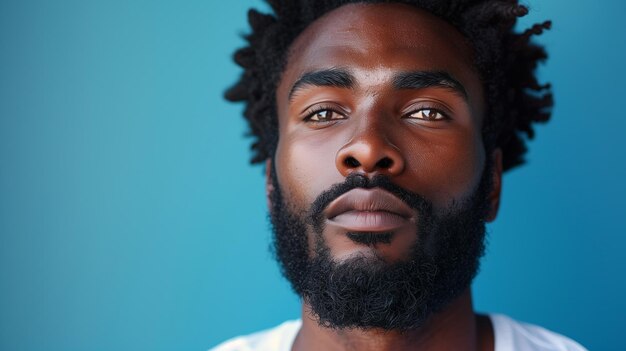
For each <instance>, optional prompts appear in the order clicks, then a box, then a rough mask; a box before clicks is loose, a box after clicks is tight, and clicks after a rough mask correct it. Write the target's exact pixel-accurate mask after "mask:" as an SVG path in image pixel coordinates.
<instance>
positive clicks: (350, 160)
mask: <svg viewBox="0 0 626 351" xmlns="http://www.w3.org/2000/svg"><path fill="white" fill-rule="evenodd" d="M343 163H344V164H345V165H346V166H347V167H350V168H355V167H359V166H360V165H361V163H360V162H359V161H358V160H357V159H356V158H354V157H352V156H349V157H346V159H345V160H344V161H343Z"/></svg>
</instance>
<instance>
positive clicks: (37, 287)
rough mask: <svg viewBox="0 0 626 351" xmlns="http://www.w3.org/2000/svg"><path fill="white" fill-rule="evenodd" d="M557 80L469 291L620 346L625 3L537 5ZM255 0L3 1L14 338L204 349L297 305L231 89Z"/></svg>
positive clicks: (8, 329) (5, 262)
mask: <svg viewBox="0 0 626 351" xmlns="http://www.w3.org/2000/svg"><path fill="white" fill-rule="evenodd" d="M531 5H532V6H531V7H532V13H531V15H530V16H529V17H528V18H526V19H524V20H523V21H522V23H523V24H525V25H528V24H531V23H533V22H535V21H539V20H543V19H552V20H553V21H554V29H553V30H552V31H550V32H548V33H546V34H545V35H543V36H542V37H541V39H540V41H541V42H542V43H545V44H547V45H548V46H549V50H550V54H551V58H550V60H549V62H548V64H547V65H546V66H544V67H543V68H542V69H541V75H542V77H543V78H544V79H546V80H549V81H552V82H553V85H554V90H555V93H556V96H555V97H556V108H555V110H554V117H553V121H552V122H551V123H549V124H548V125H546V126H542V127H539V128H538V138H537V140H536V141H534V142H532V143H531V146H530V147H531V151H530V153H529V155H528V160H529V162H528V164H527V165H526V166H524V167H523V168H520V169H518V170H515V171H513V172H511V173H509V174H507V175H506V177H505V179H504V198H503V204H502V208H501V213H500V216H499V218H498V220H497V221H496V222H495V223H494V224H492V225H491V226H490V229H489V231H490V236H489V248H488V254H487V256H486V257H485V259H484V261H483V266H482V272H481V274H480V276H479V277H478V278H477V280H476V282H475V284H474V292H475V300H476V307H477V309H478V310H482V311H492V312H503V313H507V314H510V315H512V316H513V317H516V318H519V319H522V320H526V321H529V322H533V323H537V324H541V325H544V326H546V327H548V328H551V329H553V330H556V331H558V332H561V333H564V334H567V335H569V336H571V337H573V338H575V339H577V340H579V341H580V342H581V343H583V344H585V345H586V346H588V347H589V348H591V349H593V350H616V349H619V348H620V347H623V335H622V332H621V330H622V329H623V327H624V326H625V325H626V317H625V315H626V303H625V302H624V297H625V296H626V278H625V277H626V273H625V268H626V258H625V257H626V255H625V254H624V250H625V248H626V247H625V246H626V245H625V244H626V237H625V234H626V224H625V222H626V221H625V217H626V211H624V205H623V203H624V199H625V198H626V190H625V188H626V187H625V186H624V184H623V182H624V179H625V178H626V165H625V157H624V153H625V152H626V141H625V140H624V134H625V130H626V118H625V115H624V112H623V110H624V108H623V106H624V102H625V99H626V98H625V96H626V89H625V88H624V82H625V81H626V70H625V69H624V63H625V62H626V34H625V29H624V28H625V27H624V16H625V15H626V3H625V2H623V1H620V0H614V1H609V0H605V1H601V2H598V1H591V0H586V1H576V2H571V1H566V0H560V1H555V0H549V1H548V0H545V1H539V0H534V1H532V2H531ZM250 6H257V7H258V6H260V7H261V8H265V6H264V5H263V4H261V3H260V1H211V2H210V1H184V2H180V1H171V2H165V1H147V0H145V1H132V2H129V1H119V0H115V1H100V2H93V1H69V0H64V1H36V0H21V1H6V0H4V1H1V2H0V349H2V350H43V349H45V350H146V349H151V350H204V349H207V348H209V347H210V346H213V345H214V344H216V343H218V342H220V341H222V340H224V339H226V338H228V337H231V336H234V335H237V334H241V333H247V332H252V331H255V330H258V329H261V328H266V327H270V326H273V325H275V324H277V323H279V322H281V321H283V320H284V319H287V318H295V317H297V316H298V314H299V302H298V299H297V298H296V297H295V296H294V295H293V294H292V293H291V292H290V290H289V287H288V285H287V283H286V282H285V281H284V280H283V279H282V278H281V277H280V275H279V273H278V269H277V267H276V265H275V263H274V262H273V260H272V258H271V256H270V254H269V253H268V250H267V248H268V244H269V239H270V232H269V230H268V221H267V219H266V208H265V199H264V188H263V185H264V183H263V177H262V169H261V168H260V167H250V166H249V165H248V159H249V152H248V145H249V142H250V140H248V139H245V138H243V134H244V132H245V124H244V122H243V119H242V118H241V117H240V116H241V111H242V107H241V106H238V105H232V104H227V103H225V102H224V101H223V100H222V97H221V94H222V92H223V90H224V89H225V88H226V87H227V86H228V85H229V84H231V83H232V82H234V81H235V79H236V77H237V76H238V74H239V72H240V71H239V70H238V69H237V68H236V67H235V65H234V64H233V63H232V62H231V60H230V57H231V54H232V52H233V50H234V49H235V48H237V47H239V46H241V45H242V44H243V41H242V40H241V38H240V37H239V34H242V33H244V32H246V31H247V30H248V27H247V24H246V22H245V19H246V15H245V13H246V9H247V8H248V7H250Z"/></svg>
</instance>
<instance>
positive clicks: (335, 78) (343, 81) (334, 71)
mask: <svg viewBox="0 0 626 351" xmlns="http://www.w3.org/2000/svg"><path fill="white" fill-rule="evenodd" d="M307 85H313V86H318V87H337V88H352V87H353V86H354V77H353V76H352V74H350V72H348V71H347V70H345V69H340V68H331V69H324V70H320V71H313V72H307V73H305V74H303V75H302V76H301V77H300V78H299V79H298V80H297V81H296V82H295V83H294V84H293V86H292V87H291V90H290V91H289V100H291V98H292V97H293V95H294V94H295V93H296V92H297V91H298V90H300V89H302V88H303V87H305V86H307Z"/></svg>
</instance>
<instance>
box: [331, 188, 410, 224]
mask: <svg viewBox="0 0 626 351" xmlns="http://www.w3.org/2000/svg"><path fill="white" fill-rule="evenodd" d="M324 215H325V217H326V218H327V219H328V220H329V222H331V223H333V224H335V225H338V226H340V227H343V228H345V229H347V230H349V231H354V232H388V231H393V230H394V229H398V228H400V227H402V226H404V225H406V224H407V223H409V222H412V218H413V216H414V211H413V210H412V209H411V208H410V207H409V206H408V205H406V204H405V203H404V202H403V201H402V200H400V199H399V198H397V197H396V196H394V195H393V194H391V193H389V192H387V191H385V190H382V189H380V188H375V189H362V188H358V189H353V190H350V191H349V192H347V193H345V194H343V195H342V196H340V197H338V198H337V199H335V200H334V201H333V202H331V203H330V205H328V207H327V208H326V210H325V211H324Z"/></svg>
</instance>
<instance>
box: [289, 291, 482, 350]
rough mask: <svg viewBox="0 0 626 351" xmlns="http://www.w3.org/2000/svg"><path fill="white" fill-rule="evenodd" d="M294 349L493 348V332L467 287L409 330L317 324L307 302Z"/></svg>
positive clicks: (304, 305) (303, 309)
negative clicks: (419, 324)
mask: <svg viewBox="0 0 626 351" xmlns="http://www.w3.org/2000/svg"><path fill="white" fill-rule="evenodd" d="M292 350H293V351H309V350H328V351H348V350H359V351H370V350H377V351H390V350H394V351H402V350H423V351H428V350H467V351H478V350H480V351H483V350H493V332H492V331H491V325H490V323H489V321H488V318H487V317H481V316H477V315H476V314H475V313H474V310H473V307H472V296H471V292H470V290H469V289H467V290H466V291H465V292H464V293H463V294H462V295H461V296H460V297H459V298H457V299H456V300H454V301H453V302H452V303H450V305H448V307H446V309H445V310H444V311H441V312H439V313H437V314H435V315H433V316H431V317H430V318H429V319H428V321H427V322H426V323H425V324H424V325H423V326H421V327H419V328H416V329H412V330H408V331H403V332H399V331H393V330H392V331H389V330H383V329H367V330H363V329H342V330H337V329H330V328H325V327H322V326H320V325H319V324H318V323H317V321H316V319H315V317H314V316H313V315H312V313H311V308H310V306H309V305H307V304H306V303H305V304H303V308H302V328H301V329H300V332H299V333H298V336H297V337H296V340H295V342H294V345H293V349H292Z"/></svg>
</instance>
